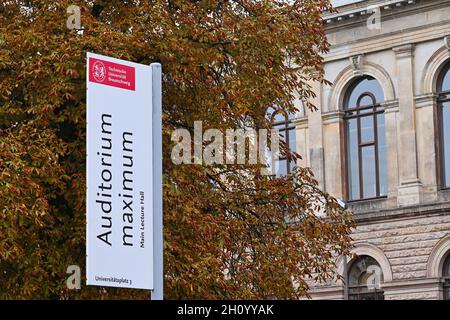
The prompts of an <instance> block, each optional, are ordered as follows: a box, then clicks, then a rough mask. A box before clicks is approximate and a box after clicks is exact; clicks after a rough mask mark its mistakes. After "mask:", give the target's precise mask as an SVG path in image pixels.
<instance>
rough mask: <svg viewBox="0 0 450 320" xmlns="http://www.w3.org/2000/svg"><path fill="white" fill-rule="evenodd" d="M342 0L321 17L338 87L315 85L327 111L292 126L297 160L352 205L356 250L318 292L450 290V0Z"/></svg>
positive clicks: (401, 294) (416, 294)
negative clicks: (353, 255)
mask: <svg viewBox="0 0 450 320" xmlns="http://www.w3.org/2000/svg"><path fill="white" fill-rule="evenodd" d="M334 4H335V5H336V6H338V7H337V9H338V12H337V13H326V14H325V15H324V23H325V24H326V29H327V35H328V41H329V42H330V44H331V50H330V52H329V53H328V54H327V55H326V56H325V57H324V59H325V66H324V68H325V78H326V79H327V80H329V81H331V82H332V85H331V86H327V85H320V84H314V86H315V88H314V89H315V92H316V93H317V97H316V98H315V99H314V101H312V102H313V103H314V104H315V105H316V106H317V107H319V111H318V112H309V111H307V110H301V111H300V112H299V114H298V115H297V116H296V117H295V118H294V119H293V120H292V124H293V125H294V126H295V132H296V135H295V138H296V139H295V142H294V143H295V144H296V146H295V147H296V150H297V151H298V152H299V153H300V154H301V155H303V159H302V160H301V161H300V163H299V165H301V166H308V167H311V168H312V169H313V171H314V172H315V176H316V178H317V179H318V181H319V183H320V184H321V186H322V188H323V189H324V190H325V191H327V192H329V193H331V194H332V195H334V196H335V197H337V198H340V199H343V200H344V202H345V203H346V205H347V206H348V207H349V208H350V209H351V210H352V211H353V213H354V219H355V221H356V225H357V226H356V228H355V230H354V233H353V239H354V250H353V251H354V253H355V254H357V255H358V257H357V258H353V257H352V258H350V257H340V258H339V259H338V263H337V265H338V268H339V273H340V274H341V275H342V276H343V278H344V281H341V280H336V281H332V282H329V283H326V284H313V286H312V288H311V292H310V294H311V296H312V298H313V299H386V300H392V299H449V298H450V297H449V296H450V294H449V292H450V289H449V288H450V287H449V284H450V281H449V279H450V278H449V277H450V272H449V269H450V262H449V260H450V258H449V253H450V188H449V187H450V136H449V135H450V113H449V112H448V110H447V108H446V107H447V104H448V101H447V100H446V99H447V94H448V93H447V92H446V91H450V72H448V71H449V69H450V63H449V61H450V0H436V1H435V0H416V1H414V0H368V1H361V0H360V1H357V0H353V1H351V0H340V1H339V0H338V1H334ZM449 100H450V99H449ZM300 105H301V102H299V106H300ZM300 109H301V108H300ZM446 176H448V177H449V178H447V179H446Z"/></svg>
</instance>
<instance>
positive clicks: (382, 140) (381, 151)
mask: <svg viewBox="0 0 450 320" xmlns="http://www.w3.org/2000/svg"><path fill="white" fill-rule="evenodd" d="M377 127H378V132H377V135H378V165H379V182H380V194H379V196H385V195H386V194H387V168H386V166H387V146H386V130H385V126H384V114H379V115H377Z"/></svg>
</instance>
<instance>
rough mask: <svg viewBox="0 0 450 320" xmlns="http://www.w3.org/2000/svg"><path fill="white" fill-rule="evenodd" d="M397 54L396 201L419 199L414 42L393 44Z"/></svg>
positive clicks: (402, 203)
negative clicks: (398, 183) (396, 45)
mask: <svg viewBox="0 0 450 320" xmlns="http://www.w3.org/2000/svg"><path fill="white" fill-rule="evenodd" d="M393 50H394V52H395V54H396V58H397V86H398V88H397V96H398V104H399V106H398V109H399V112H398V121H399V123H398V125H399V146H398V147H399V150H398V156H399V161H398V163H399V180H400V185H399V188H398V205H399V206H406V205H414V204H417V203H420V202H421V200H422V199H421V194H422V184H421V182H420V180H419V175H418V166H417V144H416V128H415V103H414V80H413V79H414V73H413V63H414V46H413V45H411V44H407V45H402V46H399V47H395V48H393Z"/></svg>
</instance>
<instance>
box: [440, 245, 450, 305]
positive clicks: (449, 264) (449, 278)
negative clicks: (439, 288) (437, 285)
mask: <svg viewBox="0 0 450 320" xmlns="http://www.w3.org/2000/svg"><path fill="white" fill-rule="evenodd" d="M442 266H443V270H442V279H443V290H444V300H450V252H448V253H447V256H446V257H445V258H444V263H443V265H442Z"/></svg>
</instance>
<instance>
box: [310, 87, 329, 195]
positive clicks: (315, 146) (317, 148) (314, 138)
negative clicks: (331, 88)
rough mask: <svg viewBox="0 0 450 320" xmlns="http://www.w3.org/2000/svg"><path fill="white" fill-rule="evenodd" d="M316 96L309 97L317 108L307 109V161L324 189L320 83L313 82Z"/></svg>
mask: <svg viewBox="0 0 450 320" xmlns="http://www.w3.org/2000/svg"><path fill="white" fill-rule="evenodd" d="M312 87H313V91H314V92H315V93H316V97H315V98H312V99H311V103H312V104H313V105H315V106H316V107H317V109H318V110H316V111H313V112H312V111H310V110H308V111H307V112H308V130H309V132H308V135H309V163H310V164H311V169H312V170H313V173H314V177H315V178H316V180H317V181H318V182H319V186H320V188H321V190H325V189H324V188H325V172H324V154H323V130H322V84H321V83H319V82H314V83H313V84H312Z"/></svg>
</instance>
